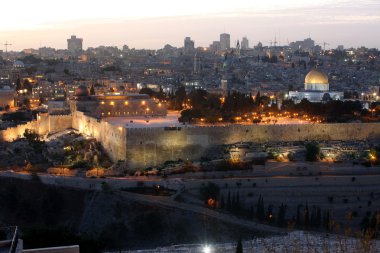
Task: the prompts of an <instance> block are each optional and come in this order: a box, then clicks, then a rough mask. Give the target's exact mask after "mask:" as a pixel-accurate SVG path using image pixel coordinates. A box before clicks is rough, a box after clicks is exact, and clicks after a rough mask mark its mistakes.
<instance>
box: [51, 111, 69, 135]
mask: <svg viewBox="0 0 380 253" xmlns="http://www.w3.org/2000/svg"><path fill="white" fill-rule="evenodd" d="M47 124H48V129H47V131H48V133H57V132H61V131H64V130H66V129H69V128H72V125H73V117H72V115H49V116H48V120H47Z"/></svg>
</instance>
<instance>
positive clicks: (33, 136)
mask: <svg viewBox="0 0 380 253" xmlns="http://www.w3.org/2000/svg"><path fill="white" fill-rule="evenodd" d="M24 137H25V139H26V140H27V141H28V142H29V143H32V142H36V141H39V140H40V136H39V135H38V134H37V133H36V132H35V131H33V130H31V129H28V128H27V129H25V132H24Z"/></svg>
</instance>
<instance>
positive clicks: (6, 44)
mask: <svg viewBox="0 0 380 253" xmlns="http://www.w3.org/2000/svg"><path fill="white" fill-rule="evenodd" d="M3 46H5V53H7V52H8V46H12V44H9V43H8V41H6V42H5V43H4V44H3Z"/></svg>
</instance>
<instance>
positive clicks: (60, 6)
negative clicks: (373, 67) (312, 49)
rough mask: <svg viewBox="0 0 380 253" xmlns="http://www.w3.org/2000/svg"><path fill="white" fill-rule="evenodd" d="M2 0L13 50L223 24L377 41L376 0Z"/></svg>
mask: <svg viewBox="0 0 380 253" xmlns="http://www.w3.org/2000/svg"><path fill="white" fill-rule="evenodd" d="M1 7H2V8H1V9H2V13H1V15H0V43H5V41H8V42H10V43H12V46H10V47H9V48H8V50H22V49H25V48H39V47H40V46H47V47H55V48H66V47H67V42H66V39H67V38H69V37H70V35H72V34H75V35H77V37H80V38H83V46H84V48H85V49H86V48H87V47H96V46H99V45H106V46H118V47H121V46H122V45H124V44H126V45H128V46H129V47H130V48H133V47H134V48H151V49H158V48H162V47H163V46H164V45H165V44H170V45H172V46H177V47H181V46H183V39H184V37H186V36H190V37H191V38H192V39H193V40H195V46H208V45H209V44H210V43H211V42H212V41H214V40H219V34H220V33H223V32H227V33H230V34H231V44H232V45H234V44H235V43H236V40H238V39H241V38H242V37H243V36H247V37H248V39H249V41H250V46H253V45H256V44H257V43H258V42H259V41H261V42H262V43H263V44H264V45H269V43H270V41H274V38H275V36H276V38H277V41H278V42H279V43H280V44H281V45H286V44H287V43H288V41H289V42H291V41H295V40H303V39H304V38H307V37H309V36H310V37H311V38H312V39H314V40H315V41H316V42H317V44H323V42H327V43H329V44H330V45H328V46H327V48H335V47H336V46H337V45H339V44H343V45H344V46H345V47H351V46H353V47H359V46H366V47H376V48H380V1H379V0H364V1H363V0H361V1H351V0H350V1H343V0H315V1H305V0H286V1H284V0H263V1H256V0H234V1H231V0H230V1H224V0H219V1H214V0H192V1H182V0H145V1H127V0H108V1H99V0H93V1H80V0H66V1H47V0H34V1H27V0H23V1H17V0H15V1H4V2H2V4H1ZM0 49H3V48H0ZM3 50H4V49H3Z"/></svg>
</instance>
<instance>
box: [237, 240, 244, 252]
mask: <svg viewBox="0 0 380 253" xmlns="http://www.w3.org/2000/svg"><path fill="white" fill-rule="evenodd" d="M236 253H243V244H242V243H241V238H239V240H238V243H237V245H236Z"/></svg>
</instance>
